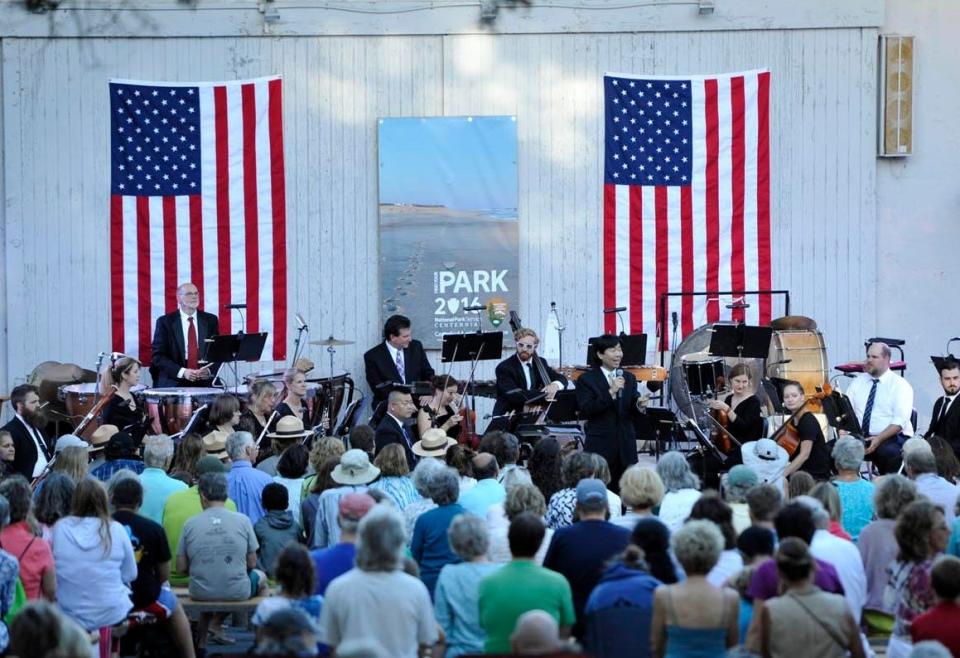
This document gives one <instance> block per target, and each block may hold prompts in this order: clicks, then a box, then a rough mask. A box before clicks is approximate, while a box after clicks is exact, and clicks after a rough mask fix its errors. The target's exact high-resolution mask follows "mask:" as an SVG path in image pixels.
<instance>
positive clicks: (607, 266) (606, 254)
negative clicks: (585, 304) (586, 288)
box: [603, 183, 617, 334]
mask: <svg viewBox="0 0 960 658" xmlns="http://www.w3.org/2000/svg"><path fill="white" fill-rule="evenodd" d="M616 261H617V186H616V185H611V184H609V183H607V184H605V185H604V186H603V307H604V308H611V307H613V306H616V305H617V263H616ZM616 330H617V318H616V316H615V315H614V314H613V313H607V314H604V316H603V331H604V333H607V334H612V333H615V332H616Z"/></svg>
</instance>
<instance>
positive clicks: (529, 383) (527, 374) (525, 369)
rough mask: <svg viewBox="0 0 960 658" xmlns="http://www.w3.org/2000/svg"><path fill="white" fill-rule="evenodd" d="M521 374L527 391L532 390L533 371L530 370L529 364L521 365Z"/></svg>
mask: <svg viewBox="0 0 960 658" xmlns="http://www.w3.org/2000/svg"><path fill="white" fill-rule="evenodd" d="M523 374H524V376H525V377H526V378H527V389H528V390H529V389H531V388H533V370H532V369H531V368H530V362H529V361H527V362H526V363H524V364H523Z"/></svg>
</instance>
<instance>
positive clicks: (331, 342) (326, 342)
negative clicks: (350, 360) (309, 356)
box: [310, 336, 354, 347]
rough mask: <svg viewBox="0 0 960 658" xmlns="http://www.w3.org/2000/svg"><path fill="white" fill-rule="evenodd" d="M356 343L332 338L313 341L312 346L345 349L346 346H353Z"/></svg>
mask: <svg viewBox="0 0 960 658" xmlns="http://www.w3.org/2000/svg"><path fill="white" fill-rule="evenodd" d="M353 343H354V341H352V340H341V339H339V338H334V337H333V336H330V337H329V338H324V339H323V340H311V341H310V344H311V345H321V346H323V347H343V346H344V345H353Z"/></svg>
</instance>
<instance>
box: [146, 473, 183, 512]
mask: <svg viewBox="0 0 960 658" xmlns="http://www.w3.org/2000/svg"><path fill="white" fill-rule="evenodd" d="M140 484H142V485H143V505H141V506H140V515H141V516H145V517H147V518H148V519H150V520H151V521H153V522H155V523H163V506H164V505H165V504H166V502H167V498H168V497H169V496H170V494H172V493H174V492H175V491H183V490H184V489H186V488H187V484H186V483H185V482H181V481H180V480H177V479H175V478H172V477H170V476H169V475H167V474H166V473H164V472H163V469H160V468H153V467H148V468H145V469H143V473H141V474H140Z"/></svg>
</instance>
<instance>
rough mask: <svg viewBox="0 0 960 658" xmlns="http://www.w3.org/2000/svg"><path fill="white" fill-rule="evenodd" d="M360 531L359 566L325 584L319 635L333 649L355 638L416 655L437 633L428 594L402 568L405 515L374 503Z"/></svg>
mask: <svg viewBox="0 0 960 658" xmlns="http://www.w3.org/2000/svg"><path fill="white" fill-rule="evenodd" d="M444 468H445V467H444ZM358 533H359V534H358V536H357V557H356V565H357V568H356V569H351V570H350V571H348V572H347V573H345V574H343V575H342V576H340V577H339V578H336V579H334V581H333V582H331V583H330V586H329V587H328V588H327V594H326V597H325V598H324V603H323V609H322V610H321V612H320V628H319V636H320V637H319V639H320V641H321V642H323V643H324V644H327V645H328V646H329V647H330V649H331V650H333V651H336V650H337V648H338V646H339V645H341V644H343V643H345V642H349V641H351V640H359V639H368V640H369V639H372V640H375V641H377V642H379V643H380V645H382V646H383V648H384V650H385V652H386V653H387V655H389V656H396V657H398V658H417V656H418V655H419V652H420V651H421V650H426V648H427V647H429V646H432V645H433V644H434V643H435V642H436V641H437V636H438V633H437V623H436V620H435V618H434V616H433V606H432V605H431V604H430V593H429V592H428V591H427V588H426V587H425V586H424V584H423V583H422V582H420V581H419V580H417V579H416V578H414V577H413V576H411V575H409V574H407V573H404V572H403V571H402V570H401V568H400V567H401V564H402V561H403V546H404V542H405V539H406V534H405V532H404V528H403V518H402V517H401V516H400V513H399V512H398V511H396V510H395V509H394V508H393V506H392V505H376V506H375V507H374V508H373V509H372V510H370V511H369V512H368V513H367V514H366V515H365V516H364V517H363V520H362V521H360V526H359V529H358Z"/></svg>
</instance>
